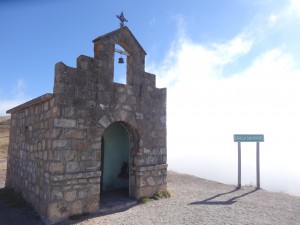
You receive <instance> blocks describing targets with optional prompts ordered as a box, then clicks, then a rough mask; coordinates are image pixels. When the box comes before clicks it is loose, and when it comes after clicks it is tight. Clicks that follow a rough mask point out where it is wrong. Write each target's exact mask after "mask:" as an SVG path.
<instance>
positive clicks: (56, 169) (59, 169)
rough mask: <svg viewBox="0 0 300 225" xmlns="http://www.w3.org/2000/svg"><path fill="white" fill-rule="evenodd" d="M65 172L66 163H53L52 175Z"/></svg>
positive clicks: (51, 165)
mask: <svg viewBox="0 0 300 225" xmlns="http://www.w3.org/2000/svg"><path fill="white" fill-rule="evenodd" d="M64 170H65V167H64V163H62V162H52V163H50V173H63V172H64Z"/></svg>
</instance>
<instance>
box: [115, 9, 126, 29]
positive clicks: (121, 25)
mask: <svg viewBox="0 0 300 225" xmlns="http://www.w3.org/2000/svg"><path fill="white" fill-rule="evenodd" d="M116 17H117V18H118V19H119V20H120V27H124V22H128V20H127V19H126V18H125V17H124V13H123V11H122V12H121V14H120V15H119V16H118V15H116Z"/></svg>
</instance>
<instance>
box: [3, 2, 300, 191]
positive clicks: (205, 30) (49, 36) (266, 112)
mask: <svg viewBox="0 0 300 225" xmlns="http://www.w3.org/2000/svg"><path fill="white" fill-rule="evenodd" d="M122 10H123V11H124V13H125V17H126V18H127V19H128V20H129V22H128V24H127V25H128V27H129V28H130V29H131V31H132V32H133V34H134V35H135V37H136V38H137V40H138V41H139V42H140V44H141V45H142V46H143V48H144V49H145V50H146V52H147V54H148V55H147V57H146V70H147V71H148V72H150V73H154V74H156V75H157V85H158V86H159V87H167V88H168V109H167V110H168V122H167V124H168V163H169V168H171V169H175V170H179V171H182V172H188V173H192V174H195V175H198V176H201V177H204V178H208V179H213V180H218V181H221V182H225V183H233V184H234V183H236V176H235V175H236V163H237V162H236V148H237V147H236V143H233V137H232V136H233V134H234V133H263V134H265V140H266V141H265V142H264V143H263V144H262V147H261V148H262V150H261V151H262V153H261V154H262V156H261V160H262V162H261V164H262V165H261V166H262V175H261V179H262V181H261V184H262V187H263V188H266V189H268V190H272V191H283V192H287V193H291V194H297V195H300V192H299V190H300V166H299V165H298V164H299V163H298V161H299V159H300V154H299V151H300V141H299V133H300V106H299V99H300V88H299V87H300V42H299V39H300V29H299V27H300V2H299V1H298V0H277V1H273V0H252V1H248V0H228V1H217V0H201V1H200V0H186V1H183V0H173V1H158V0H153V1H133V0H127V1H109V3H108V1H102V0H85V1H83V0H60V1H58V0H51V1H50V0H48V1H47V0H39V1H38V0H31V1H30V0H28V1H26V3H25V1H21V0H10V1H9V0H2V1H0V29H1V30H0V32H1V33H0V77H1V82H0V115H5V111H6V110H7V109H9V108H11V107H14V106H16V105H18V104H20V103H23V102H25V101H27V100H29V99H32V98H35V97H37V96H39V95H42V94H44V93H49V92H50V93H51V92H52V88H53V80H54V64H55V63H56V62H59V61H62V62H64V63H65V64H67V65H69V66H75V62H76V58H77V57H78V56H79V55H81V54H83V55H88V56H93V44H92V40H93V39H95V38H96V37H98V36H100V35H103V34H105V33H107V32H110V31H112V30H114V29H117V28H118V26H119V25H118V20H117V19H116V14H119V13H120V12H121V11H122ZM199 140H201V141H199ZM298 142H299V143H298ZM243 148H245V150H244V151H243V162H244V164H243V174H242V175H243V176H242V178H243V180H242V181H243V183H244V184H249V183H251V184H255V155H253V154H254V152H255V149H254V148H255V146H252V145H251V144H245V147H243ZM183 159H184V160H183ZM187 162H189V163H187ZM216 165H218V166H216ZM224 171H226V172H224Z"/></svg>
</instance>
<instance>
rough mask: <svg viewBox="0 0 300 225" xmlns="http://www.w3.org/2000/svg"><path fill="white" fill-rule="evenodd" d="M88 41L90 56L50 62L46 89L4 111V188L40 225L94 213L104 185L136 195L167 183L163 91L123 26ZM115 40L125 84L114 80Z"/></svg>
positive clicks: (141, 49) (163, 188) (139, 48)
mask: <svg viewBox="0 0 300 225" xmlns="http://www.w3.org/2000/svg"><path fill="white" fill-rule="evenodd" d="M93 42H94V57H88V56H84V55H81V56H79V57H78V58H77V66H76V68H72V67H69V66H67V65H65V64H64V63H62V62H59V63H57V64H56V65H55V79H54V88H53V93H48V94H44V95H42V96H40V97H37V98H35V99H33V100H31V101H28V102H26V103H24V104H22V105H19V106H17V107H15V108H13V109H10V110H8V111H7V113H10V114H11V131H10V140H9V149H8V164H7V177H6V186H7V187H11V188H13V189H14V190H15V191H17V192H21V193H22V195H23V197H24V198H25V199H26V200H27V201H28V202H30V203H31V204H32V205H33V207H34V208H35V210H36V211H37V212H38V213H39V214H40V216H41V218H42V219H43V220H44V221H45V222H46V223H47V224H53V223H57V222H59V221H62V220H64V219H67V218H68V217H70V216H72V215H78V214H83V213H90V212H95V211H97V210H99V208H100V207H101V200H100V196H101V194H102V192H105V191H106V190H114V189H120V188H122V189H124V188H125V189H126V190H127V193H128V196H130V197H134V198H136V199H139V198H141V197H144V196H148V197H149V196H152V195H153V194H155V193H156V192H158V191H161V190H165V189H166V187H167V180H166V177H167V164H166V160H167V146H166V89H165V88H156V83H155V75H153V74H150V73H148V72H145V56H146V52H145V50H144V49H143V48H142V46H141V45H140V44H139V42H138V41H137V40H136V38H135V37H134V35H133V34H132V33H131V31H130V30H129V29H128V27H126V26H125V27H121V28H119V29H117V30H115V31H112V32H110V33H107V34H105V35H103V36H100V37H98V38H96V39H95V40H94V41H93ZM116 45H119V46H121V47H122V48H123V50H124V53H125V61H126V83H125V84H120V83H116V82H114V71H115V68H114V65H115V63H114V62H115V60H116V59H115V51H116ZM121 52H122V51H121ZM124 66H125V65H124Z"/></svg>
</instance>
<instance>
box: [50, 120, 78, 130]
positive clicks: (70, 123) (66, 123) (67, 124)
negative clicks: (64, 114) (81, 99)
mask: <svg viewBox="0 0 300 225" xmlns="http://www.w3.org/2000/svg"><path fill="white" fill-rule="evenodd" d="M54 126H56V127H63V128H72V127H75V126H76V120H75V119H66V118H60V119H58V118H54Z"/></svg>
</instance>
